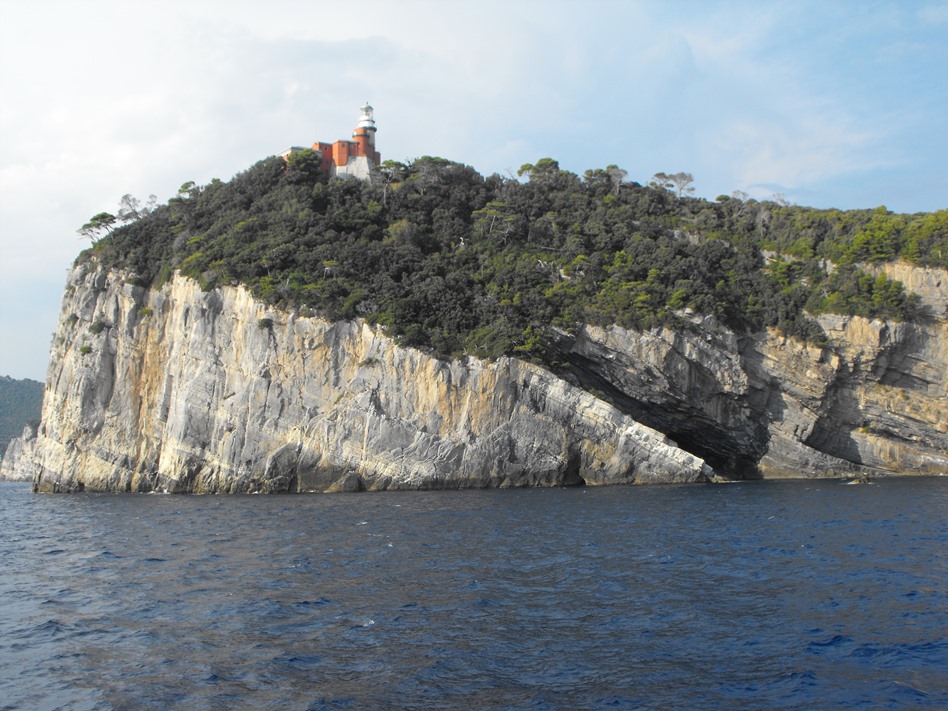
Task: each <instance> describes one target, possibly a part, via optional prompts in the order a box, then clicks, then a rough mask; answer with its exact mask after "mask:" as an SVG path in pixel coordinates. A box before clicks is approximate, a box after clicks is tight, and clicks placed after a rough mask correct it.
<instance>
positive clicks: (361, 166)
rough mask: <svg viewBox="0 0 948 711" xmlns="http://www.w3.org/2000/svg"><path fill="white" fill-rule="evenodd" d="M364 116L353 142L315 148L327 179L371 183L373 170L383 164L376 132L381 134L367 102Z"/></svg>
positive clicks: (320, 145)
mask: <svg viewBox="0 0 948 711" xmlns="http://www.w3.org/2000/svg"><path fill="white" fill-rule="evenodd" d="M360 112H361V113H360V114H359V121H358V123H356V127H355V130H353V132H352V140H351V141H336V142H335V143H323V142H322V141H316V142H315V143H314V144H313V150H314V151H317V152H318V153H319V154H320V155H321V156H322V158H323V163H322V168H323V172H324V173H326V175H329V176H331V177H332V176H334V177H337V178H346V177H352V178H358V179H359V180H371V179H372V170H373V169H375V168H376V167H377V166H378V165H379V164H380V163H381V162H382V156H381V155H380V154H379V152H378V151H377V150H375V132H376V131H377V130H378V129H377V128H376V127H375V116H374V112H375V109H373V108H372V105H371V104H369V102H368V101H367V102H365V104H364V105H363V106H362V108H361V109H360ZM289 150H291V149H289ZM281 155H282V154H281Z"/></svg>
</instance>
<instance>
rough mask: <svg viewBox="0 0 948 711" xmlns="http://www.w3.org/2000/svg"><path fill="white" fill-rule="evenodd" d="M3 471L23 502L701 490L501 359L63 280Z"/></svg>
mask: <svg viewBox="0 0 948 711" xmlns="http://www.w3.org/2000/svg"><path fill="white" fill-rule="evenodd" d="M14 451H15V452H16V454H15V455H14V457H12V458H11V461H10V462H7V463H6V466H7V467H8V468H9V469H14V470H17V471H28V472H29V473H30V474H31V475H32V477H33V482H34V488H35V489H37V490H40V491H73V490H81V489H86V490H109V491H152V490H167V491H172V492H239V491H267V492H276V491H330V490H357V489H362V488H365V489H391V488H459V487H471V486H529V485H564V484H565V485H568V484H579V483H583V482H585V483H587V484H612V483H637V482H648V481H667V482H679V481H680V482H690V481H703V480H706V479H708V478H709V477H711V476H712V475H713V472H712V471H711V468H710V467H708V466H707V465H706V464H705V463H704V462H703V461H702V460H701V459H700V458H699V457H696V456H694V455H692V454H689V453H688V452H685V451H683V450H682V449H679V448H678V447H676V446H675V444H674V443H672V442H670V441H669V440H668V439H666V438H665V437H664V436H663V435H662V434H660V433H658V432H656V431H655V430H653V429H650V428H648V427H646V426H644V425H642V424H640V423H638V422H636V421H635V420H634V419H633V418H631V417H629V416H627V415H625V414H623V413H622V412H620V411H619V410H617V409H616V408H615V407H612V406H611V405H609V404H607V403H606V402H604V401H602V400H600V399H598V398H596V397H594V396H592V395H590V394H589V393H587V392H585V391H583V390H582V389H580V388H577V387H574V386H571V385H569V384H568V383H566V382H565V381H563V380H561V379H559V378H557V377H556V376H554V375H553V374H552V373H550V372H548V371H546V370H544V369H542V368H539V367H537V366H534V365H531V364H529V363H524V362H521V361H519V360H515V359H507V358H504V359H500V360H498V361H497V362H495V363H486V362H481V361H477V360H474V359H468V360H465V361H452V362H445V361H442V360H438V359H435V358H432V357H429V356H427V355H425V354H424V353H422V352H420V351H417V350H413V349H407V348H400V347H398V346H396V345H395V344H394V343H393V342H392V341H391V340H390V339H388V338H386V337H385V336H383V335H381V334H380V333H379V332H378V331H376V330H373V329H372V328H370V327H369V326H367V325H365V324H363V323H360V322H339V323H329V322H326V321H323V320H320V319H318V318H305V317H301V316H299V315H297V314H290V313H283V312H279V311H275V310H268V309H267V308H266V307H265V306H264V305H262V304H260V303H258V302H255V301H254V300H253V298H252V297H251V296H250V295H249V294H248V292H247V291H246V290H244V289H242V288H229V287H228V288H221V289H218V290H215V291H211V292H207V293H205V292H202V291H201V290H200V288H199V287H198V286H197V284H196V283H194V282H193V281H190V280H188V279H185V278H182V277H176V278H175V279H174V280H173V282H172V283H171V284H169V285H166V286H165V287H164V288H163V289H160V290H156V291H148V290H146V289H143V288H141V287H137V286H133V285H131V284H129V283H125V282H124V281H123V279H122V276H121V275H118V274H111V273H108V272H105V271H98V270H95V269H94V268H92V267H89V266H82V267H79V268H77V269H76V270H75V271H74V272H73V273H72V275H71V276H70V279H69V286H68V287H67V291H66V296H65V298H64V302H63V308H62V317H61V322H60V326H59V329H58V331H57V333H56V335H55V337H54V343H53V348H52V357H51V362H50V366H49V373H48V378H47V393H46V399H45V405H44V410H43V421H42V424H41V426H40V428H39V431H38V432H37V434H36V437H35V438H34V439H32V440H30V441H28V442H24V443H21V444H19V445H18V448H16V449H15V450H14Z"/></svg>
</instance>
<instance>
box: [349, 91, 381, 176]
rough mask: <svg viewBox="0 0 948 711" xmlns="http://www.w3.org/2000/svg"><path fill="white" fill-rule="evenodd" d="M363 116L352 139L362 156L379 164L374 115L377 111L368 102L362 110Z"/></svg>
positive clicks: (360, 117)
mask: <svg viewBox="0 0 948 711" xmlns="http://www.w3.org/2000/svg"><path fill="white" fill-rule="evenodd" d="M360 111H361V112H362V114H361V115H360V116H359V123H357V124H356V127H355V131H353V132H352V138H353V139H354V140H355V142H356V143H358V144H359V147H360V152H361V153H362V155H365V156H367V157H370V158H372V159H373V160H374V161H375V162H376V164H378V153H376V151H375V132H376V131H377V130H378V129H377V128H376V127H375V118H374V117H373V115H372V114H373V113H374V112H375V109H373V108H372V105H371V104H369V102H368V101H366V102H365V104H364V105H363V106H362V108H361V109H360Z"/></svg>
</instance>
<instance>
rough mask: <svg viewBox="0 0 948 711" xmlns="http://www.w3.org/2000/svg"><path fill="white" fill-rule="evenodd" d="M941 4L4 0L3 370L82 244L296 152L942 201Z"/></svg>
mask: <svg viewBox="0 0 948 711" xmlns="http://www.w3.org/2000/svg"><path fill="white" fill-rule="evenodd" d="M946 77H948V0H918V1H913V0H885V1H873V0H858V1H857V0H835V1H834V2H827V1H826V0H817V1H815V2H811V1H810V0H790V1H787V2H780V1H778V0H769V1H768V0H754V1H753V2H742V1H741V0H729V1H721V2H715V1H714V0H701V1H691V0H641V1H638V2H637V1H635V0H585V1H583V2H578V1H577V0H568V1H563V0H537V1H534V0H503V1H497V0H437V1H435V0H399V1H398V2H394V1H392V0H360V1H359V2H356V1H355V0H347V1H345V2H341V1H337V0H320V1H310V2H306V1H299V2H293V1H290V0H267V2H259V0H250V1H246V0H206V1H202V0H189V1H188V2H183V1H180V0H161V2H152V1H151V0H136V1H135V2H128V0H121V1H114V0H84V1H83V2H75V0H65V1H56V0H0V375H8V376H12V377H15V378H32V379H35V380H44V379H45V374H46V366H47V360H48V351H49V346H50V341H51V337H52V333H53V331H54V330H55V328H56V324H57V320H58V317H59V302H60V298H61V295H62V291H63V288H64V286H65V280H66V275H67V272H68V269H69V267H70V265H71V264H72V262H73V260H74V259H75V257H76V256H77V255H78V253H79V252H80V251H81V250H82V249H84V248H85V247H87V246H88V242H87V241H83V240H82V239H81V238H80V237H79V235H78V234H77V232H76V230H77V229H78V228H79V227H80V226H81V225H82V224H83V223H85V222H86V221H88V219H89V218H90V217H91V216H92V215H94V214H96V213H98V212H102V211H106V212H112V213H115V212H116V211H117V209H118V203H119V200H120V199H121V197H122V196H123V195H125V194H131V195H133V196H135V197H137V198H139V199H140V200H142V201H143V202H144V201H145V200H146V199H147V197H148V195H150V194H155V195H157V196H158V198H159V200H160V201H161V202H164V201H166V200H167V199H168V198H169V197H171V196H173V195H174V194H175V193H176V192H177V190H178V188H179V186H181V184H182V183H184V182H185V181H189V180H193V181H196V182H197V183H199V184H204V183H207V182H209V181H210V180H211V179H213V178H220V179H222V180H227V179H229V178H231V177H232V176H233V175H234V174H236V173H238V172H240V171H242V170H244V169H246V168H248V167H249V166H251V165H252V164H253V163H255V162H256V161H258V160H260V159H261V158H264V157H266V156H270V155H274V154H276V153H279V152H280V151H281V150H283V149H284V148H286V147H288V146H290V145H308V144H310V143H312V142H313V141H315V140H323V141H330V142H331V141H335V140H339V139H347V138H349V137H350V136H351V133H352V129H353V128H354V127H355V124H356V121H357V119H358V116H359V107H360V106H361V105H362V104H363V103H364V102H366V101H369V102H371V103H372V105H373V106H374V107H375V118H376V121H377V125H378V133H377V137H376V140H377V147H378V149H379V150H380V152H381V154H382V158H383V160H384V159H394V160H400V161H406V160H411V159H413V158H417V157H419V156H423V155H434V156H441V157H443V158H448V159H450V160H454V161H457V162H460V163H466V164H468V165H471V166H473V167H474V168H476V169H477V170H478V171H479V172H481V173H482V174H484V175H490V174H492V173H500V174H502V175H511V176H514V175H516V172H517V170H518V168H519V167H520V166H521V165H523V164H524V163H535V162H536V161H537V160H538V159H539V158H543V157H551V158H554V159H556V160H557V161H559V163H560V167H561V168H564V169H566V170H571V171H573V172H576V173H578V174H580V175H581V174H582V173H583V172H584V171H586V170H588V169H591V168H604V167H606V166H607V165H610V164H616V165H618V166H620V167H621V168H624V169H625V170H626V171H628V179H629V180H635V181H638V182H641V183H646V182H647V181H648V180H649V179H650V178H651V177H652V176H653V175H654V174H655V173H657V172H660V171H662V172H668V173H673V172H678V171H686V172H689V173H691V174H692V175H693V176H694V187H695V194H696V195H697V196H699V197H705V198H709V199H714V198H715V197H717V196H718V195H721V194H728V195H729V194H731V193H732V192H734V191H736V190H740V191H743V192H746V193H748V194H749V195H751V196H752V197H755V198H758V199H767V198H770V197H772V196H773V195H775V194H776V195H781V196H783V197H784V198H785V199H786V200H788V201H790V202H791V203H795V204H798V205H809V206H813V207H821V208H823V207H825V208H828V207H836V208H840V209H853V208H872V207H876V206H879V205H885V206H887V207H888V208H889V209H890V210H894V211H896V212H921V211H932V210H938V209H944V208H946V207H948V130H946V128H948V126H946V123H948V121H946V117H948V79H946Z"/></svg>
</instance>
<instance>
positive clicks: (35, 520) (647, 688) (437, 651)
mask: <svg viewBox="0 0 948 711" xmlns="http://www.w3.org/2000/svg"><path fill="white" fill-rule="evenodd" d="M946 514H948V479H898V480H882V481H877V482H874V483H872V484H869V485H862V486H846V485H844V484H842V483H839V482H835V481H827V482H813V481H797V482H758V483H752V484H741V485H728V486H681V487H677V486H676V487H634V488H606V489H585V490H584V489H534V490H515V491H462V492H416V493H384V494H366V493H362V494H335V495H313V496H272V497H266V496H234V497H182V496H148V495H117V496H112V495H95V494H75V495H62V496H57V495H35V494H31V493H30V491H29V488H28V487H27V486H25V485H15V484H2V485H0V571H2V576H0V708H2V709H479V708H484V709H493V708H510V709H595V708H604V709H632V708H662V709H672V708H674V709H678V708H687V709H695V708H721V709H745V708H746V709H783V708H792V709H811V708H821V709H828V708H867V709H887V708H892V709H914V708H942V709H944V708H948V515H946Z"/></svg>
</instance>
